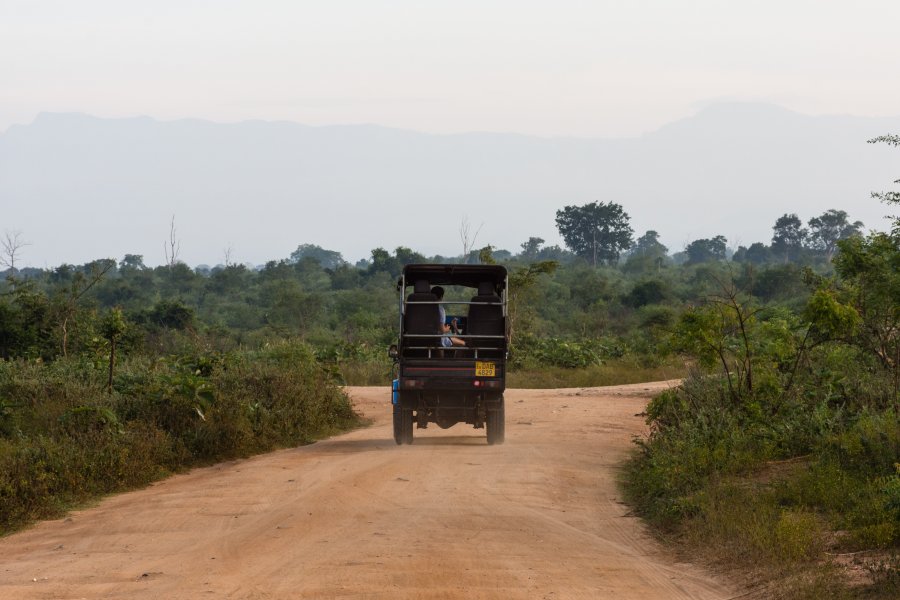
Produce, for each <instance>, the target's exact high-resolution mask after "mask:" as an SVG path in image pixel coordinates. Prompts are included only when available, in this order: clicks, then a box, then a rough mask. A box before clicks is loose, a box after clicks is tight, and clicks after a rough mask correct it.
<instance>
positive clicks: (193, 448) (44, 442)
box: [0, 344, 355, 532]
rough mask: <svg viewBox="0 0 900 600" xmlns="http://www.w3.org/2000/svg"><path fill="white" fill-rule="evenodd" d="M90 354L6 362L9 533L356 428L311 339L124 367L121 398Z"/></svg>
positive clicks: (1, 524) (2, 469)
mask: <svg viewBox="0 0 900 600" xmlns="http://www.w3.org/2000/svg"><path fill="white" fill-rule="evenodd" d="M105 388H106V377H105V373H104V372H103V370H102V369H97V368H96V366H95V365H94V364H93V363H91V362H89V361H84V360H81V359H67V360H59V361H57V362H55V363H53V364H49V365H48V364H43V363H36V362H34V361H28V362H26V361H12V362H6V363H0V398H18V399H19V402H18V403H17V404H11V403H10V404H6V403H5V402H4V403H3V405H2V412H0V418H2V419H3V420H2V421H0V425H2V426H0V532H5V531H9V530H11V529H13V528H16V527H18V526H20V525H21V524H23V523H25V522H27V521H29V520H32V519H35V518H42V517H47V516H51V515H54V514H57V513H58V512H59V510H60V509H64V508H65V507H67V506H69V505H70V504H71V503H73V502H80V501H83V500H85V499H87V498H90V497H92V496H94V495H96V494H103V493H108V492H112V491H117V490H123V489H127V488H130V487H134V486H139V485H143V484H146V483H147V482H149V481H152V480H154V479H157V478H159V477H161V476H164V475H165V474H167V473H171V472H175V471H179V470H182V469H184V468H187V467H190V466H194V465H198V464H205V463H208V462H210V461H214V460H222V459H226V458H233V457H237V456H246V455H249V454H252V453H256V452H262V451H266V450H270V449H273V448H277V447H282V446H290V445H295V444H298V443H305V442H308V441H310V440H312V439H315V438H316V437H319V436H321V435H325V434H328V433H330V432H333V431H336V430H339V429H341V428H346V427H348V426H351V425H353V424H354V423H355V417H354V415H353V413H352V411H351V409H350V405H349V402H348V401H347V398H346V397H345V396H344V394H343V393H342V392H341V391H340V390H339V389H338V388H337V387H336V386H335V385H334V384H333V383H331V380H330V377H329V375H328V374H327V372H326V371H325V370H323V369H322V368H321V367H320V366H319V364H318V363H317V362H316V360H315V358H314V357H313V354H312V351H311V350H310V349H309V348H308V347H306V346H304V345H302V344H280V345H275V346H271V347H269V348H267V349H264V350H260V351H254V352H237V353H228V354H218V353H210V352H208V351H204V350H202V349H200V348H196V349H195V351H194V353H192V354H186V355H181V356H172V357H164V358H160V359H158V360H147V359H144V358H135V359H131V360H128V361H126V362H124V363H123V364H122V365H121V368H120V370H119V373H118V374H117V375H116V377H115V380H114V386H113V393H112V394H107V393H106V390H105Z"/></svg>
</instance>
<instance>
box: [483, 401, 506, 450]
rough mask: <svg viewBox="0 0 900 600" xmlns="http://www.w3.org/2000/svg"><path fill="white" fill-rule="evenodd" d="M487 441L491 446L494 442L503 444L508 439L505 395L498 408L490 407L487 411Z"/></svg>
mask: <svg viewBox="0 0 900 600" xmlns="http://www.w3.org/2000/svg"><path fill="white" fill-rule="evenodd" d="M485 428H486V429H487V443H488V444H489V445H491V446H493V445H494V444H502V443H503V442H504V441H505V439H506V408H505V407H504V404H503V397H501V398H500V403H499V405H498V406H497V407H496V408H489V409H488V411H487V423H486V424H485Z"/></svg>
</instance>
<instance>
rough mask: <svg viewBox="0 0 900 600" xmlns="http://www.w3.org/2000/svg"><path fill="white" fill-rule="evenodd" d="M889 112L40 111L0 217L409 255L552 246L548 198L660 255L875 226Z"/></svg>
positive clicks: (892, 161) (51, 236)
mask: <svg viewBox="0 0 900 600" xmlns="http://www.w3.org/2000/svg"><path fill="white" fill-rule="evenodd" d="M886 133H900V117H893V118H888V117H886V118H869V117H854V116H807V115H802V114H798V113H795V112H792V111H789V110H787V109H784V108H781V107H778V106H773V105H767V104H756V103H725V104H714V105H711V106H709V107H707V108H705V109H703V110H701V111H700V112H698V113H697V114H695V115H693V116H690V117H687V118H684V119H682V120H679V121H676V122H673V123H670V124H668V125H666V126H664V127H662V128H660V129H658V130H657V131H654V132H652V133H648V134H645V135H642V136H639V137H634V138H622V139H590V138H542V137H534V136H526V135H517V134H508V133H465V134H453V135H443V134H442V135H437V134H428V133H420V132H413V131H405V130H399V129H391V128H385V127H380V126H374V125H341V126H317V127H312V126H305V125H301V124H297V123H291V122H267V121H245V122H240V123H229V124H223V123H213V122H209V121H203V120H194V119H187V120H177V121H158V120H155V119H152V118H148V117H138V118H126V119H108V118H98V117H93V116H88V115H84V114H71V113H67V114H59V113H42V114H40V115H39V116H38V117H37V118H36V119H35V120H34V121H33V122H32V123H30V124H27V125H14V126H12V127H10V128H9V129H8V130H7V131H6V132H4V133H2V134H0V231H2V230H4V229H6V230H21V231H22V232H23V238H24V239H26V240H27V241H28V242H30V245H29V246H27V247H26V248H24V253H23V258H24V261H25V262H26V263H27V264H30V265H32V266H47V265H56V264H59V263H62V262H71V263H78V262H84V261H86V260H91V259H94V258H101V257H112V258H121V257H122V256H123V255H124V254H125V253H133V254H142V255H144V256H145V260H146V262H147V264H159V263H161V262H163V260H164V256H163V243H164V241H165V240H166V239H167V238H168V237H169V227H170V221H171V219H172V217H173V215H174V220H175V227H176V233H175V235H176V238H177V239H178V240H179V241H180V244H181V254H180V257H181V258H182V259H184V260H185V261H186V262H188V263H189V264H197V263H210V264H215V263H217V262H222V261H223V256H224V253H225V251H226V249H230V253H231V258H232V260H237V261H240V262H251V263H261V262H264V261H266V260H270V259H277V258H283V257H286V256H288V255H289V254H290V252H291V251H292V250H293V249H295V248H296V247H297V246H298V245H299V244H304V243H312V244H318V245H321V246H323V247H325V248H329V249H333V250H338V251H340V252H342V253H343V254H344V256H345V257H346V258H348V259H350V260H355V259H358V258H362V257H365V256H368V254H369V251H370V250H371V249H372V248H375V247H379V246H381V247H385V248H388V249H392V248H395V247H397V246H401V245H402V246H407V247H411V248H413V249H415V250H418V251H420V252H423V253H425V254H443V255H454V254H459V253H461V251H462V244H461V242H460V235H459V228H460V224H461V222H462V221H463V220H465V219H467V220H468V221H469V222H470V223H471V225H472V230H473V231H475V230H477V229H479V227H480V233H479V235H478V238H477V242H478V243H477V246H481V245H484V244H492V245H494V246H495V247H498V248H506V249H509V250H513V251H515V250H517V249H518V245H519V244H520V243H521V242H523V241H525V240H526V239H527V238H528V237H530V236H539V237H542V238H544V239H546V240H547V242H548V243H559V237H558V234H557V233H556V228H555V224H554V219H555V214H556V211H557V210H558V209H560V208H562V207H563V206H566V205H573V204H577V205H580V204H585V203H588V202H592V201H595V200H599V201H604V202H606V201H613V202H617V203H620V204H622V205H623V206H624V207H625V210H626V211H627V212H628V213H629V214H630V215H631V217H632V225H633V227H634V229H635V232H636V235H640V234H641V233H643V232H644V231H645V230H647V229H654V230H656V231H658V232H659V233H660V234H661V238H662V241H663V242H664V243H666V244H667V245H668V246H669V248H670V249H671V250H672V251H677V250H680V249H682V248H683V247H684V246H685V245H686V244H687V243H688V242H690V241H691V240H693V239H696V238H701V237H712V236H714V235H718V234H722V235H725V236H726V237H727V238H728V239H729V243H730V244H731V245H734V246H736V245H738V244H744V245H749V244H750V243H752V242H754V241H768V239H769V238H770V237H771V227H772V224H774V222H775V220H776V219H777V218H778V217H779V216H781V215H782V214H784V213H798V214H799V215H800V217H801V218H803V219H804V220H807V219H809V218H810V217H813V216H816V215H818V214H821V213H822V212H824V211H825V210H827V209H830V208H838V209H842V210H846V211H847V212H849V213H850V217H851V219H852V220H857V219H858V220H862V221H863V222H864V223H865V224H866V225H867V226H868V227H869V228H873V229H885V228H886V227H887V223H886V222H885V221H884V220H883V216H884V215H886V214H888V213H889V212H890V210H889V209H888V207H886V206H884V205H880V204H879V203H878V202H876V201H875V200H872V199H871V198H870V197H869V194H870V192H871V191H872V190H881V189H890V187H891V185H892V183H891V182H892V181H893V180H895V179H897V178H898V177H900V152H898V151H897V150H896V149H892V148H888V147H886V146H883V145H871V144H867V143H866V140H868V139H870V138H872V137H874V136H876V135H882V134H886Z"/></svg>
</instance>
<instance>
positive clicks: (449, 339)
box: [431, 285, 466, 348]
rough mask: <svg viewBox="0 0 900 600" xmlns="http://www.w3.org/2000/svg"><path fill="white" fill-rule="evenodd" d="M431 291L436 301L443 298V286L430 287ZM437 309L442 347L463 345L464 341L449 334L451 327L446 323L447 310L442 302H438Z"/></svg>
mask: <svg viewBox="0 0 900 600" xmlns="http://www.w3.org/2000/svg"><path fill="white" fill-rule="evenodd" d="M431 293H432V294H434V295H435V297H436V298H437V299H438V302H440V301H441V300H443V299H444V288H442V287H441V286H439V285H436V286H434V287H433V288H431ZM438 311H439V312H440V313H441V322H440V326H441V332H443V334H444V335H442V336H441V346H443V347H444V348H450V347H452V346H465V345H466V342H465V341H464V340H462V339H460V338H458V337H456V336H453V335H450V334H451V333H452V329H453V328H451V327H450V325H447V311H445V310H444V305H443V304H438Z"/></svg>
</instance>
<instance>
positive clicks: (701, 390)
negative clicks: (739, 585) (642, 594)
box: [623, 198, 900, 599]
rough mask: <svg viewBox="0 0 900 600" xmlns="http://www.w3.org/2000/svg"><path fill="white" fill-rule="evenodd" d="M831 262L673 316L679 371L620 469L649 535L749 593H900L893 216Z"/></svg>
mask: <svg viewBox="0 0 900 600" xmlns="http://www.w3.org/2000/svg"><path fill="white" fill-rule="evenodd" d="M894 201H897V199H896V198H895V200H894ZM831 257H832V261H833V265H834V271H833V272H829V273H826V274H822V273H816V272H815V271H814V270H812V269H804V270H803V271H802V272H801V273H798V275H797V277H796V281H797V284H798V285H802V286H803V287H806V288H807V289H808V290H809V293H808V294H804V295H798V296H797V297H796V298H795V299H793V300H791V301H788V302H786V303H781V304H772V303H767V302H764V301H763V300H762V299H760V298H759V297H758V296H756V295H754V294H752V293H751V292H752V288H751V287H747V286H745V285H737V284H735V282H734V281H726V282H724V283H723V285H722V286H720V289H719V290H717V291H715V292H713V293H711V294H709V295H707V296H706V297H705V298H703V299H702V301H700V302H698V303H697V304H696V305H694V306H692V307H690V308H688V309H687V310H685V311H684V312H682V313H681V314H680V315H679V316H678V318H677V320H676V321H675V324H674V326H673V328H672V330H671V335H670V343H671V346H672V349H673V351H675V352H677V353H679V354H681V355H683V356H685V357H687V358H688V359H689V360H690V361H691V364H693V365H694V368H692V369H691V372H690V374H689V376H688V377H687V378H686V380H685V381H684V383H683V385H681V386H680V387H678V388H676V389H673V390H670V391H667V392H665V393H663V394H662V395H660V396H659V397H657V398H656V399H654V400H653V402H652V403H651V404H650V406H649V407H648V410H647V412H648V417H647V421H648V423H649V425H650V428H651V431H650V434H649V436H648V437H647V438H646V439H642V440H639V441H638V447H639V450H638V451H637V452H636V453H635V454H634V456H633V458H632V459H631V460H630V462H629V463H628V465H627V467H626V470H625V473H624V481H623V484H624V488H625V490H626V493H627V496H628V499H629V501H630V502H631V503H633V504H634V506H635V507H636V509H637V512H638V514H640V515H641V516H643V517H644V518H646V519H647V520H648V521H649V522H650V523H651V524H652V525H653V527H654V528H655V530H656V531H657V532H658V533H659V534H660V535H661V536H663V537H664V538H665V539H666V540H667V541H670V542H672V543H674V544H675V545H676V546H677V547H678V548H679V549H680V550H681V551H682V552H683V553H684V554H685V555H686V556H690V557H692V558H693V559H697V558H700V559H702V560H705V561H707V562H708V563H711V564H713V565H715V567H716V568H717V569H720V570H724V571H726V572H731V573H732V574H733V575H734V576H735V577H736V578H738V579H739V580H742V581H745V582H747V583H748V584H750V585H751V586H752V589H755V591H756V594H757V596H758V597H760V598H785V599H787V598H790V599H795V598H809V599H813V598H817V599H818V598H885V599H887V598H897V597H900V230H898V222H897V221H896V220H895V222H894V231H893V232H892V233H890V234H887V233H874V234H871V235H869V236H867V237H861V236H852V237H850V238H847V239H844V240H839V241H836V243H835V247H834V250H833V253H832V254H831Z"/></svg>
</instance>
